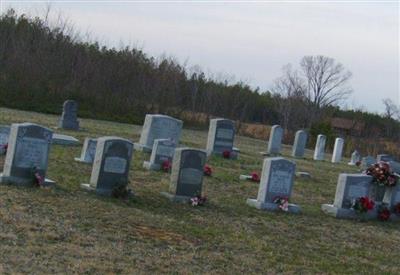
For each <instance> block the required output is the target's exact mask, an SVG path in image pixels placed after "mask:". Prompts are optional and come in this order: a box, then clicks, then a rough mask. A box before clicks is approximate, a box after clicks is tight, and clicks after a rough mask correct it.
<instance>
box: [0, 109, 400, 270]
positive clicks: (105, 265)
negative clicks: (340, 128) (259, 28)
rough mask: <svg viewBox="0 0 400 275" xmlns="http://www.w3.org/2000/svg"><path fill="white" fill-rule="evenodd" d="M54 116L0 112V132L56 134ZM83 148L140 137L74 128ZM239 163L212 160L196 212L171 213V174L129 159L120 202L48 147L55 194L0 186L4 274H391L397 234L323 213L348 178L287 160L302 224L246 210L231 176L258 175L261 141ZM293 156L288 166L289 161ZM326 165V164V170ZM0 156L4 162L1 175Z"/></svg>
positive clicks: (249, 143)
mask: <svg viewBox="0 0 400 275" xmlns="http://www.w3.org/2000/svg"><path fill="white" fill-rule="evenodd" d="M57 119H58V117H57V116H52V115H43V114H38V113H32V112H23V111H15V110H10V109H2V108H0V124H10V123H13V122H25V121H29V122H35V123H38V124H41V125H45V126H47V127H51V128H54V127H55V126H56V125H57ZM81 127H82V128H83V129H84V130H83V131H80V132H68V131H59V132H63V133H66V134H70V135H73V136H75V137H77V138H78V139H79V140H81V141H83V139H84V137H86V136H90V137H99V136H104V135H116V136H120V137H124V138H128V139H130V140H133V141H137V140H138V139H139V135H140V130H141V127H140V126H135V125H128V124H120V123H112V122H105V121H97V120H86V119H82V120H81ZM206 138H207V133H206V132H203V131H193V130H184V131H183V137H182V143H183V144H185V145H190V146H193V147H197V148H204V147H205V143H206ZM235 146H237V147H239V148H240V149H241V155H240V158H239V159H238V160H225V159H221V158H212V159H210V160H209V162H208V163H209V164H210V165H211V166H212V167H213V169H214V175H213V177H211V178H205V182H204V191H205V193H206V194H207V196H208V198H209V202H208V204H207V205H206V206H204V207H199V208H193V207H191V206H189V205H182V204H174V203H170V202H169V201H167V200H166V199H165V198H163V197H162V196H161V195H160V192H161V191H166V190H168V184H169V175H168V174H165V173H162V172H150V171H147V170H144V169H143V168H142V163H143V161H144V160H147V159H148V158H149V156H148V155H146V154H144V153H141V152H134V156H133V162H132V166H131V171H130V182H129V185H130V188H132V189H133V191H134V193H135V197H134V198H133V199H130V200H128V201H121V200H117V199H111V198H102V197H98V196H95V195H94V194H92V193H87V192H84V191H82V190H80V188H79V185H80V183H83V182H88V181H89V178H90V172H91V167H90V166H89V165H84V164H81V163H78V162H75V161H73V159H74V157H77V156H79V155H80V150H81V147H62V146H53V147H52V148H51V152H50V161H49V168H48V177H49V178H50V179H53V180H55V181H56V182H57V187H56V188H54V189H51V190H44V189H35V188H18V187H15V186H3V185H0V273H35V274H40V273H123V274H127V273H130V274H132V273H135V274H137V273H184V274H187V273H192V274H193V273H213V274H216V273H219V274H221V273H230V274H238V273H246V274H251V273H262V274H265V273H289V274H294V273H296V274H298V273H339V274H343V273H358V274H363V273H386V274H388V273H399V272H400V266H399V260H398V253H399V246H400V234H399V233H400V227H399V224H398V223H382V222H379V221H368V222H358V221H348V220H337V219H335V218H332V217H329V216H326V215H325V214H323V213H322V212H321V210H320V207H321V204H323V203H331V202H333V199H334V195H335V188H336V181H337V177H338V174H339V173H341V172H357V170H356V168H354V167H350V166H347V165H346V164H345V162H347V161H348V160H347V159H346V161H345V160H344V161H343V163H341V164H331V163H330V162H328V161H323V162H315V161H312V160H311V152H307V157H306V159H302V160H295V161H296V163H297V171H307V172H310V173H311V175H312V179H311V180H305V179H296V181H295V185H294V190H293V194H292V198H291V201H292V202H293V203H296V204H299V205H300V206H301V207H302V210H303V212H302V213H301V214H300V215H291V214H287V213H269V212H261V211H259V210H257V209H253V208H250V207H248V206H247V205H246V199H247V198H255V197H256V195H257V191H258V184H255V183H252V182H244V181H239V180H238V178H239V175H240V174H245V173H248V172H251V171H253V170H258V171H260V170H261V164H262V159H263V158H262V156H261V155H260V154H259V153H258V152H260V151H263V150H265V148H266V142H265V141H262V140H256V139H251V138H246V137H240V136H239V137H237V138H236V144H235ZM290 149H291V148H290V146H284V150H283V155H284V157H287V158H289V159H291V158H290V156H289V155H290ZM328 157H330V156H326V159H328ZM3 162H4V157H0V165H1V166H2V165H3Z"/></svg>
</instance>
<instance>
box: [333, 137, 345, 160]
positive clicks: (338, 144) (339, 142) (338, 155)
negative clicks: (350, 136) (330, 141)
mask: <svg viewBox="0 0 400 275" xmlns="http://www.w3.org/2000/svg"><path fill="white" fill-rule="evenodd" d="M343 145H344V139H342V138H336V140H335V146H334V147H333V154H332V163H339V162H341V161H342V153H343Z"/></svg>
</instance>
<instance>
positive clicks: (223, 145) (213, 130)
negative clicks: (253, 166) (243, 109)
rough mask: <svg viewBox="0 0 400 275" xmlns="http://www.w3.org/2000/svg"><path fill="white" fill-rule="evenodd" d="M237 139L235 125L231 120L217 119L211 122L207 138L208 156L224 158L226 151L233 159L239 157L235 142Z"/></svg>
mask: <svg viewBox="0 0 400 275" xmlns="http://www.w3.org/2000/svg"><path fill="white" fill-rule="evenodd" d="M234 139H235V123H234V122H233V121H232V120H229V119H223V118H216V119H211V120H210V128H209V130H208V138H207V148H206V151H207V155H211V154H216V155H220V156H222V155H223V153H224V152H225V151H228V152H230V153H231V158H236V157H237V152H235V151H234V148H233V142H234Z"/></svg>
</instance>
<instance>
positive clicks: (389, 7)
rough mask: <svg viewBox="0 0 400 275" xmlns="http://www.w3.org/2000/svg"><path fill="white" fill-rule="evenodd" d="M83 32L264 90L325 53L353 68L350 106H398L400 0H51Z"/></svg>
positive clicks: (23, 6) (23, 7) (32, 10)
mask: <svg viewBox="0 0 400 275" xmlns="http://www.w3.org/2000/svg"><path fill="white" fill-rule="evenodd" d="M0 2H1V3H0V8H1V10H2V11H3V12H4V11H5V10H6V9H7V8H9V7H13V8H14V9H16V10H17V11H18V12H25V13H28V14H34V15H36V14H38V13H39V14H43V9H44V7H45V3H47V2H48V1H11V0H0ZM50 2H51V3H52V4H51V6H52V9H53V12H54V13H59V12H61V13H62V14H63V16H64V17H67V18H68V19H69V20H70V21H71V22H72V23H73V24H74V26H75V28H76V29H78V30H80V31H81V32H82V33H86V32H87V31H89V32H90V33H91V35H92V38H94V39H97V40H100V41H101V43H102V44H106V45H108V46H116V47H118V46H120V45H121V41H122V42H123V43H124V44H125V45H132V44H133V45H137V46H139V47H141V48H143V50H144V51H145V52H146V53H148V54H149V55H152V56H160V55H161V54H166V55H168V56H174V57H176V58H177V59H178V60H179V61H180V62H182V63H183V62H185V61H188V63H189V65H200V67H201V68H202V69H203V70H204V71H206V72H208V71H211V72H213V73H215V74H218V73H223V74H228V75H235V76H236V80H244V81H246V82H248V83H249V84H250V85H251V86H252V87H257V86H259V87H260V88H261V90H266V89H269V88H271V85H272V82H273V80H274V79H275V78H277V77H278V76H280V74H281V68H282V67H283V66H284V65H285V64H287V63H292V64H294V65H297V64H298V63H299V61H300V59H301V58H302V57H303V56H304V55H319V54H322V55H326V56H329V57H333V58H335V59H336V60H337V61H339V62H341V63H342V64H343V65H344V66H345V67H346V68H347V69H348V70H350V71H351V72H352V73H353V78H352V79H351V85H352V87H353V89H354V93H353V95H352V96H351V98H350V99H349V100H348V101H347V106H348V107H350V108H355V107H360V106H364V107H365V108H366V109H367V110H368V111H371V112H382V111H383V104H382V99H383V98H391V99H392V100H393V101H395V102H396V103H398V104H400V89H399V74H400V70H399V55H400V53H399V51H400V50H399V29H400V28H399V9H400V5H399V2H398V1H386V2H384V1H376V2H371V1H369V2H367V1H351V2H343V1H302V2H293V1H290V2H284V3H282V2H279V1H275V2H271V1H270V2H260V1H253V2H245V1H241V2H236V3H234V2H229V1H219V2H216V1H195V2H193V1H192V2H182V1H175V2H172V1H166V2H162V1H152V2H146V1H129V0H125V1H91V0H85V1H79V0H69V1H50Z"/></svg>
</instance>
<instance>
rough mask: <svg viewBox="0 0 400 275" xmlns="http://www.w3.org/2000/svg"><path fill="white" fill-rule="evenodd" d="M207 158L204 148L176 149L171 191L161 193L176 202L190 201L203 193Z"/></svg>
mask: <svg viewBox="0 0 400 275" xmlns="http://www.w3.org/2000/svg"><path fill="white" fill-rule="evenodd" d="M206 159H207V153H206V151H204V150H197V149H191V148H178V149H175V154H174V158H173V161H172V171H171V182H170V186H169V193H167V192H162V193H161V194H162V195H163V196H165V197H167V198H169V199H170V200H171V201H176V202H188V201H190V199H191V198H193V197H195V196H198V195H202V185H203V173H204V172H203V168H204V165H205V163H206Z"/></svg>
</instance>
